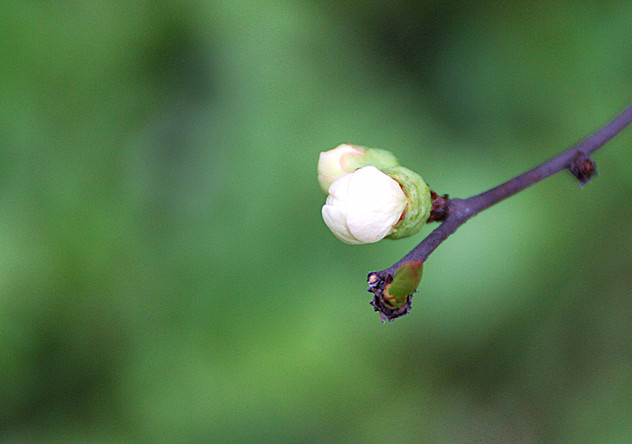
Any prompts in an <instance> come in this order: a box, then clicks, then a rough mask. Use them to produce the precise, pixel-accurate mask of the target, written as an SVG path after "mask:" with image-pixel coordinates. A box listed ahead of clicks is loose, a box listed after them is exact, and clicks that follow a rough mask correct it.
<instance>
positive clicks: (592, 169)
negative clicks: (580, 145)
mask: <svg viewBox="0 0 632 444" xmlns="http://www.w3.org/2000/svg"><path fill="white" fill-rule="evenodd" d="M568 169H569V170H570V172H571V173H572V174H573V176H575V177H576V178H577V180H579V185H580V186H581V187H582V188H583V187H584V185H586V184H587V183H588V182H590V178H591V177H592V176H593V175H595V176H596V175H598V174H599V173H598V172H597V165H596V164H595V161H594V160H592V159H591V158H590V156H589V155H587V154H586V153H584V152H583V151H578V152H577V154H576V155H575V157H574V158H573V160H572V161H571V164H570V165H569V167H568Z"/></svg>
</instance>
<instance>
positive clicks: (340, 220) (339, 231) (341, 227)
mask: <svg viewBox="0 0 632 444" xmlns="http://www.w3.org/2000/svg"><path fill="white" fill-rule="evenodd" d="M322 214H323V220H324V221H325V224H326V225H327V227H329V229H330V230H331V232H332V233H333V234H334V235H335V236H336V237H337V238H338V239H340V240H341V241H343V242H344V243H346V244H351V245H356V244H361V243H362V242H360V241H359V240H358V239H356V238H355V237H354V236H353V235H352V234H351V232H350V231H349V228H348V227H347V222H346V217H345V214H344V212H343V211H342V210H341V209H340V208H338V207H335V206H333V205H327V204H325V205H323V209H322Z"/></svg>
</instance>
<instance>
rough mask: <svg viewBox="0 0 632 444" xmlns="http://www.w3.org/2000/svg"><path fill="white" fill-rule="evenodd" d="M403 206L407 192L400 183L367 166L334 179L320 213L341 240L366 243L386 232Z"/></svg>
mask: <svg viewBox="0 0 632 444" xmlns="http://www.w3.org/2000/svg"><path fill="white" fill-rule="evenodd" d="M406 206H407V199H406V194H404V191H402V187H401V186H400V185H399V183H398V182H396V181H395V180H394V179H392V178H391V177H390V176H389V175H387V174H385V173H383V172H382V171H380V170H378V169H377V168H375V167H374V166H367V167H364V168H359V169H357V170H356V171H354V172H353V173H350V174H345V175H343V176H341V177H339V178H338V179H337V180H336V181H334V183H333V184H332V185H331V186H330V187H329V196H328V197H327V201H326V203H325V205H324V206H323V209H322V215H323V219H324V221H325V224H327V226H328V227H329V229H330V230H331V231H332V233H333V234H334V235H335V236H336V237H337V238H338V239H340V240H341V241H343V242H344V243H346V244H367V243H373V242H377V241H379V240H380V239H383V238H384V237H385V236H387V235H389V234H390V233H391V232H392V231H393V227H394V226H395V225H396V224H397V222H398V221H399V220H400V219H401V218H402V213H403V212H404V209H405V208H406Z"/></svg>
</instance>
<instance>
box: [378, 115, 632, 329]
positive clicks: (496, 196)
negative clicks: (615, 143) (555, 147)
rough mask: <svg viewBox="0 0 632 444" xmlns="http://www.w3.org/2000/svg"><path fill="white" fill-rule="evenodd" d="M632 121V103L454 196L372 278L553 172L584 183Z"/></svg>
mask: <svg viewBox="0 0 632 444" xmlns="http://www.w3.org/2000/svg"><path fill="white" fill-rule="evenodd" d="M631 122H632V105H630V106H629V107H628V108H626V109H625V110H624V111H623V112H622V113H621V114H619V115H618V116H617V117H616V118H615V119H614V120H612V121H611V122H609V123H608V124H606V125H605V126H603V127H602V128H601V129H599V130H598V131H597V132H595V133H594V134H592V135H591V136H589V137H587V138H586V139H584V140H583V141H581V142H580V143H578V144H577V145H575V146H573V147H572V148H570V149H568V150H567V151H564V152H563V153H561V154H559V155H558V156H556V157H554V158H552V159H550V160H548V161H546V162H544V163H543V164H541V165H538V166H537V167H535V168H533V169H531V170H529V171H527V172H526V173H523V174H521V175H519V176H517V177H514V178H513V179H510V180H508V181H507V182H505V183H503V184H501V185H499V186H497V187H495V188H492V189H491V190H489V191H485V192H484V193H481V194H478V195H476V196H472V197H470V198H468V199H452V200H450V201H449V202H448V204H447V206H448V209H449V210H448V215H447V217H446V218H445V219H444V222H443V223H442V224H441V225H440V226H439V227H437V228H436V229H435V230H434V231H433V232H432V233H430V234H429V235H428V236H427V237H426V238H425V239H424V240H422V241H421V242H420V243H419V244H418V245H417V246H416V247H415V248H413V249H412V250H411V251H410V252H409V253H408V254H406V255H405V256H404V257H403V258H402V259H400V260H399V261H397V262H396V263H395V264H393V265H392V266H391V267H389V268H387V269H385V270H381V271H378V272H374V273H370V274H369V278H370V279H373V280H375V279H376V277H377V278H379V279H380V280H384V279H386V278H387V276H391V277H392V275H393V274H394V272H395V270H397V268H398V267H399V266H400V265H401V264H403V263H405V262H408V261H413V260H420V261H425V260H426V259H427V258H428V256H430V254H431V253H432V252H433V251H434V250H435V249H436V248H437V247H438V246H439V245H440V244H441V242H443V241H444V240H446V239H447V238H448V237H449V236H450V235H451V234H452V233H454V232H455V231H456V230H457V229H458V228H459V227H460V226H461V225H463V224H464V223H465V222H467V221H468V220H469V219H471V218H472V217H474V216H475V215H477V214H478V213H480V212H481V211H483V210H485V209H487V208H489V207H491V206H492V205H494V204H496V203H498V202H500V201H501V200H503V199H506V198H508V197H510V196H513V195H514V194H516V193H518V192H520V191H522V190H524V189H525V188H528V187H530V186H531V185H533V184H535V183H537V182H540V181H541V180H543V179H546V178H547V177H549V176H552V175H553V174H555V173H558V172H560V171H562V170H565V169H570V170H571V172H573V174H574V175H575V176H576V177H577V178H578V179H579V180H580V183H581V184H582V185H583V184H584V183H586V181H587V180H589V179H590V175H592V174H593V173H594V172H595V171H594V162H592V159H590V154H592V153H593V152H594V151H596V150H597V149H599V148H601V147H602V146H603V145H605V143H606V142H608V141H609V140H610V139H612V138H613V137H614V136H616V135H617V134H618V133H619V132H620V131H621V130H623V129H624V128H625V127H626V126H628V125H629V124H630V123H631ZM369 291H372V289H371V287H369ZM372 292H374V291H372ZM374 293H375V292H374ZM376 297H377V294H376ZM389 319H390V318H389Z"/></svg>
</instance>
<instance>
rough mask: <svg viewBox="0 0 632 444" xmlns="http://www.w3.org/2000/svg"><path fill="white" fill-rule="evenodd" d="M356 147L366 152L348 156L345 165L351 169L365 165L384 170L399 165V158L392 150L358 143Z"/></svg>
mask: <svg viewBox="0 0 632 444" xmlns="http://www.w3.org/2000/svg"><path fill="white" fill-rule="evenodd" d="M354 148H356V149H358V150H359V151H364V154H362V155H359V156H353V155H350V156H347V157H346V159H345V162H346V165H345V166H346V167H347V169H349V170H350V171H355V170H357V169H358V168H363V167H365V166H374V167H375V168H377V169H378V170H382V171H383V170H384V169H387V168H392V167H396V166H397V165H399V162H398V161H397V158H396V157H395V156H394V155H393V153H391V152H390V151H386V150H381V149H378V148H365V147H363V146H357V145H354Z"/></svg>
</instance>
